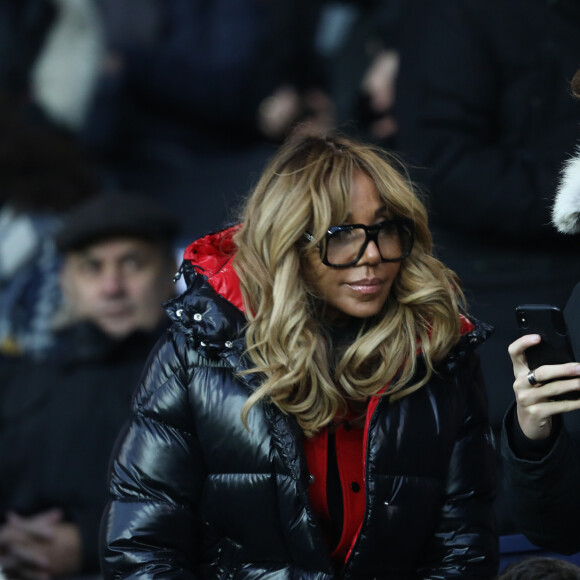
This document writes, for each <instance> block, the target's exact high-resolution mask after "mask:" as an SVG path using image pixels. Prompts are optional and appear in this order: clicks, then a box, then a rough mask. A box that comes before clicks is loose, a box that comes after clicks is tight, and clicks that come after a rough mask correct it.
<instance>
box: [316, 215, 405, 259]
mask: <svg viewBox="0 0 580 580" xmlns="http://www.w3.org/2000/svg"><path fill="white" fill-rule="evenodd" d="M304 237H305V238H306V239H308V240H309V241H311V242H313V241H315V239H314V237H313V236H312V234H311V233H309V232H305V233H304ZM371 241H372V242H374V243H375V245H376V246H377V248H378V250H379V254H380V255H381V260H382V261H383V262H399V261H401V260H403V259H404V258H406V257H407V256H409V254H410V253H411V250H412V249H413V243H414V241H415V229H414V227H413V222H412V221H411V220H410V219H406V218H396V219H389V220H385V221H383V222H381V223H380V224H376V225H374V226H365V225H363V224H352V225H350V224H348V225H342V226H332V227H330V228H328V231H327V232H326V235H325V236H324V240H322V242H320V243H319V244H318V247H319V248H320V259H321V260H322V263H323V264H326V265H327V266H330V267H332V268H348V267H349V266H354V265H355V264H356V263H357V262H358V261H359V260H360V259H361V258H362V256H363V254H364V253H365V250H366V248H367V246H368V244H369V242H371Z"/></svg>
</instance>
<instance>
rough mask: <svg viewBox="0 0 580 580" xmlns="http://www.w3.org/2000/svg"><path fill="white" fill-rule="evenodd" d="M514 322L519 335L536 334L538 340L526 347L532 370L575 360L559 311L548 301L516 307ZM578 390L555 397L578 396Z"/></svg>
mask: <svg viewBox="0 0 580 580" xmlns="http://www.w3.org/2000/svg"><path fill="white" fill-rule="evenodd" d="M516 322H517V325H518V329H519V333H520V336H524V335H526V334H539V335H540V338H541V341H540V342H539V343H538V344H536V345H534V346H531V347H529V348H528V349H527V350H526V360H527V362H528V367H529V368H530V369H531V370H535V369H537V368H538V367H541V366H543V365H558V364H564V363H568V362H574V361H575V357H574V351H573V350H572V345H571V343H570V338H569V336H568V329H567V328H566V322H565V320H564V316H563V314H562V311H561V310H560V309H559V308H558V307H556V306H552V305H549V304H525V305H522V306H518V307H517V308H516ZM578 398H580V392H578V391H572V392H570V393H565V394H563V395H560V396H558V397H554V399H557V400H562V399H578Z"/></svg>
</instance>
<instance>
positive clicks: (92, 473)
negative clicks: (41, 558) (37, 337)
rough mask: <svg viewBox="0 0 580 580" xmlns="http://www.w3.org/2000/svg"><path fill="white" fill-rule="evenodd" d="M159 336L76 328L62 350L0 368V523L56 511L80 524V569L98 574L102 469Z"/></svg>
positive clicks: (104, 473)
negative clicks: (119, 336) (12, 514)
mask: <svg viewBox="0 0 580 580" xmlns="http://www.w3.org/2000/svg"><path fill="white" fill-rule="evenodd" d="M159 334H160V332H159V331H157V332H154V333H136V334H134V335H132V336H130V337H128V338H127V339H125V340H123V341H121V342H119V341H118V340H112V339H111V338H109V337H107V336H106V335H105V334H103V333H102V332H101V331H99V330H98V329H97V328H96V327H95V326H93V325H91V324H88V323H86V324H85V323H82V324H78V325H75V326H72V327H69V328H68V329H67V330H66V331H65V332H63V333H59V335H58V337H59V341H60V343H61V346H62V353H61V354H58V355H55V356H53V357H51V358H50V359H47V360H43V361H36V362H30V361H27V360H24V361H18V362H16V361H14V362H12V361H3V362H2V364H1V365H0V474H1V475H0V522H1V521H2V520H3V518H4V516H5V514H6V511H7V510H14V511H16V512H17V513H20V514H22V515H26V516H31V515H34V514H36V513H39V512H41V511H45V510H48V509H51V508H61V509H62V510H63V513H64V518H65V519H66V520H67V521H71V522H73V523H75V524H76V525H77V526H78V527H79V531H80V534H81V542H82V551H83V568H84V571H85V572H92V573H96V572H98V571H99V559H98V533H99V523H100V520H101V515H102V512H103V509H104V506H105V504H106V501H107V469H108V465H109V459H110V456H111V452H112V450H113V447H114V443H115V439H116V438H117V436H118V435H119V432H120V431H121V429H122V427H123V425H124V424H125V422H126V421H127V419H128V417H129V414H130V410H131V397H132V395H133V392H134V390H135V388H136V387H137V384H138V382H139V377H140V374H141V371H142V370H143V366H144V364H145V361H146V359H147V355H148V354H149V352H150V350H151V349H152V348H153V345H154V344H155V341H156V339H157V338H158V337H159Z"/></svg>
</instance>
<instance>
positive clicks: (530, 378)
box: [528, 370, 538, 387]
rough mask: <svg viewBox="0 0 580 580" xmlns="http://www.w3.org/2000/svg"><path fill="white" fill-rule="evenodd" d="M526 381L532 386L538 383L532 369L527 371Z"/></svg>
mask: <svg viewBox="0 0 580 580" xmlns="http://www.w3.org/2000/svg"><path fill="white" fill-rule="evenodd" d="M528 383H530V385H532V387H535V386H536V385H537V384H538V379H536V373H535V371H533V370H532V371H530V372H529V373H528Z"/></svg>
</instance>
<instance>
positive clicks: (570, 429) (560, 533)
mask: <svg viewBox="0 0 580 580" xmlns="http://www.w3.org/2000/svg"><path fill="white" fill-rule="evenodd" d="M565 315H566V322H567V324H568V327H569V329H570V335H571V339H572V345H573V347H574V350H575V353H576V356H577V357H578V355H580V325H579V324H578V320H580V284H578V285H577V286H576V288H575V289H574V292H573V293H572V296H571V297H570V300H569V301H568V304H567V305H566V310H565ZM578 417H579V412H578V411H575V412H569V413H565V414H563V415H556V416H554V417H553V419H552V421H553V425H552V429H553V431H552V434H551V436H550V438H549V440H548V441H546V442H543V441H530V440H528V439H526V437H525V435H524V434H523V433H521V430H520V429H519V427H518V425H517V419H516V413H515V405H513V406H512V407H511V408H510V409H509V410H508V412H507V413H506V416H505V418H504V424H503V431H502V438H501V451H502V456H503V462H504V476H503V478H502V480H503V481H502V483H503V487H504V488H505V496H506V505H507V506H509V508H510V512H511V514H510V515H511V517H512V519H513V521H514V523H515V525H516V528H517V530H518V531H519V532H521V533H523V534H524V535H525V536H526V537H528V539H529V540H530V541H532V542H533V543H534V544H536V545H538V546H540V547H542V548H545V549H548V550H554V551H556V552H561V553H564V554H572V553H575V552H578V551H580V525H579V523H578V522H579V521H580V451H579V450H580V422H579V421H578Z"/></svg>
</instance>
